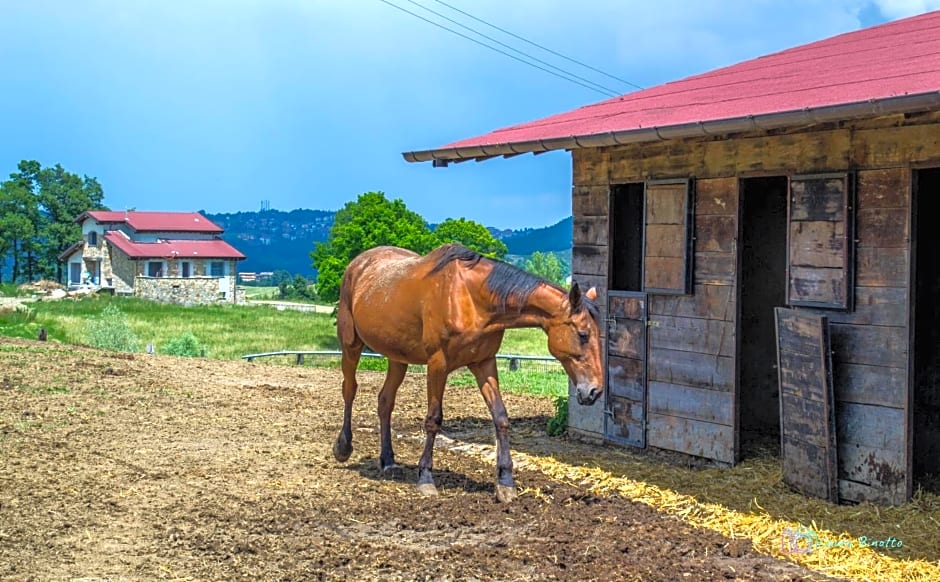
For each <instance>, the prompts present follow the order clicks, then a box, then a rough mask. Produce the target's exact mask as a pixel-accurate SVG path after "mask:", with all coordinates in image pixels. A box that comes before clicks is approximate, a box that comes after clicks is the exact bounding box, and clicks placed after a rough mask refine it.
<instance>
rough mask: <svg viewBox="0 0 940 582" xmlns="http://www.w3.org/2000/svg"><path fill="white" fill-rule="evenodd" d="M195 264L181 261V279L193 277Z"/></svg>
mask: <svg viewBox="0 0 940 582" xmlns="http://www.w3.org/2000/svg"><path fill="white" fill-rule="evenodd" d="M192 276H193V264H192V263H190V262H189V261H180V277H192Z"/></svg>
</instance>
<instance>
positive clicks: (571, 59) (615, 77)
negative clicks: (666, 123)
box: [409, 0, 643, 89]
mask: <svg viewBox="0 0 940 582" xmlns="http://www.w3.org/2000/svg"><path fill="white" fill-rule="evenodd" d="M409 1H411V0H409ZM434 1H435V2H437V3H438V4H442V5H444V6H446V7H448V8H450V9H451V10H453V11H455V12H459V13H461V14H463V15H464V16H466V17H468V18H472V19H473V20H476V21H477V22H479V23H481V24H485V25H487V26H489V27H490V28H495V29H496V30H498V31H500V32H502V33H503V34H507V35H509V36H511V37H513V38H515V39H518V40H521V41H522V42H524V43H527V44H530V45H532V46H534V47H537V48H540V49H542V50H543V51H545V52H547V53H551V54H553V55H555V56H556V57H561V58H563V59H565V60H566V61H569V62H572V63H574V64H576V65H579V66H582V67H584V68H585V69H590V70H592V71H594V72H595V73H600V74H601V75H604V76H605V77H608V78H611V79H614V80H615V81H620V82H621V83H623V84H625V85H629V86H631V87H633V88H635V89H643V87H641V86H640V85H637V84H636V83H631V82H630V81H627V80H626V79H621V78H620V77H617V76H614V75H611V74H610V73H605V72H604V71H602V70H600V69H596V68H594V67H592V66H591V65H588V64H585V63H582V62H581V61H579V60H576V59H573V58H571V57H568V56H565V55H563V54H561V53H559V52H556V51H553V50H552V49H550V48H548V47H544V46H542V45H540V44H538V43H536V42H532V41H531V40H529V39H527V38H524V37H522V36H519V35H518V34H514V33H512V32H510V31H508V30H506V29H505V28H500V27H498V26H496V25H495V24H492V23H490V22H487V21H485V20H483V19H482V18H477V17H476V16H474V15H472V14H470V13H469V12H465V11H463V10H461V9H460V8H457V7H456V6H451V5H450V4H448V3H447V2H443V1H442V0H434Z"/></svg>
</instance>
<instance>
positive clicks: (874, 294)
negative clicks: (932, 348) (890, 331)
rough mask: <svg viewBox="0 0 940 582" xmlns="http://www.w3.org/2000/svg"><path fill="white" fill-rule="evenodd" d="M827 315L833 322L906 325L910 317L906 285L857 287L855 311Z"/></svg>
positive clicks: (832, 312) (830, 312) (834, 312)
mask: <svg viewBox="0 0 940 582" xmlns="http://www.w3.org/2000/svg"><path fill="white" fill-rule="evenodd" d="M826 315H828V316H829V321H831V322H832V323H852V324H856V325H893V326H898V327H905V326H907V324H908V317H909V314H908V311H907V289H906V288H904V287H856V288H855V309H854V310H853V311H851V312H846V311H828V313H826Z"/></svg>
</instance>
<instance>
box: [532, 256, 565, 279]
mask: <svg viewBox="0 0 940 582" xmlns="http://www.w3.org/2000/svg"><path fill="white" fill-rule="evenodd" d="M525 270H526V271H528V272H530V273H532V274H533V275H538V276H539V277H541V278H543V279H546V280H548V281H551V282H552V283H557V284H559V285H561V284H563V283H564V282H565V275H564V271H563V270H562V266H561V261H559V260H558V257H556V256H555V253H541V252H539V251H535V252H534V253H532V258H530V259H529V260H527V261H526V262H525Z"/></svg>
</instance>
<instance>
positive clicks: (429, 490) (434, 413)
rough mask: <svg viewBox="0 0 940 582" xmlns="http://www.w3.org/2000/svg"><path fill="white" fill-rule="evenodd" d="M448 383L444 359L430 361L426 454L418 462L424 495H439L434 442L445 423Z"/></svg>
mask: <svg viewBox="0 0 940 582" xmlns="http://www.w3.org/2000/svg"><path fill="white" fill-rule="evenodd" d="M446 383H447V367H446V364H445V362H444V361H443V358H441V357H438V358H432V359H431V360H429V361H428V416H427V418H425V420H424V431H425V440H424V453H422V455H421V460H420V461H419V462H418V491H419V492H420V493H422V494H423V495H437V487H435V486H434V475H433V473H432V472H431V471H432V469H433V468H434V440H435V439H436V438H437V433H438V432H440V430H441V423H442V422H444V407H443V404H444V385H445V384H446Z"/></svg>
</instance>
